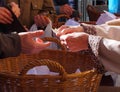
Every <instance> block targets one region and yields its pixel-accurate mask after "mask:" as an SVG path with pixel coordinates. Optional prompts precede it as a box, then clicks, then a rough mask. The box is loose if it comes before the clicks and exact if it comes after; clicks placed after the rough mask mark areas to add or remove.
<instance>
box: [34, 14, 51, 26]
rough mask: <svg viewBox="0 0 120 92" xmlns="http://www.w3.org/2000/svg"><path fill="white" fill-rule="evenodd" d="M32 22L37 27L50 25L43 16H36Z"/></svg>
mask: <svg viewBox="0 0 120 92" xmlns="http://www.w3.org/2000/svg"><path fill="white" fill-rule="evenodd" d="M34 22H35V24H36V25H37V26H38V27H45V26H47V25H48V24H49V23H50V19H49V18H48V17H47V16H46V15H43V14H38V15H36V16H35V17H34Z"/></svg>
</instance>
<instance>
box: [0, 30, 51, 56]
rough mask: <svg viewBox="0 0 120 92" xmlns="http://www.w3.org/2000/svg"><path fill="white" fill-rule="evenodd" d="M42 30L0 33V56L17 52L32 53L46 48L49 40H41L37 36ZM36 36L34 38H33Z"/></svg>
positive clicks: (13, 54) (12, 54) (16, 53)
mask: <svg viewBox="0 0 120 92" xmlns="http://www.w3.org/2000/svg"><path fill="white" fill-rule="evenodd" d="M43 33H44V32H43V31H42V30H41V31H40V30H39V31H34V32H21V33H18V34H2V33H0V58H7V57H12V56H18V55H19V54H21V53H23V54H34V53H39V52H40V51H41V50H43V49H45V48H47V47H48V46H49V45H50V42H46V43H44V42H42V40H41V39H40V38H39V36H40V35H42V34H43ZM34 37H36V40H33V38H34Z"/></svg>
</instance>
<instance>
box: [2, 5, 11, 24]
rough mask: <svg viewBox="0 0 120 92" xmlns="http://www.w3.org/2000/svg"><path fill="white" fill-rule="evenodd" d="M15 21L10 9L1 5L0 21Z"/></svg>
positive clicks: (7, 22)
mask: <svg viewBox="0 0 120 92" xmlns="http://www.w3.org/2000/svg"><path fill="white" fill-rule="evenodd" d="M12 21H13V19H12V15H11V13H10V11H9V10H8V9H6V8H4V7H0V23H2V24H11V23H12Z"/></svg>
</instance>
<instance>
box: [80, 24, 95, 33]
mask: <svg viewBox="0 0 120 92" xmlns="http://www.w3.org/2000/svg"><path fill="white" fill-rule="evenodd" d="M81 26H82V27H83V29H84V32H85V33H88V34H91V35H96V28H95V26H94V25H91V24H85V23H81Z"/></svg>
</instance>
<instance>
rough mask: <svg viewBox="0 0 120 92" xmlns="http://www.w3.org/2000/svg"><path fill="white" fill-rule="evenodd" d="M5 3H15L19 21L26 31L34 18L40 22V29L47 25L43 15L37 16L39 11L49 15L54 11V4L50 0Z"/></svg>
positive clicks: (13, 0)
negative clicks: (19, 11)
mask: <svg viewBox="0 0 120 92" xmlns="http://www.w3.org/2000/svg"><path fill="white" fill-rule="evenodd" d="M6 2H7V3H10V2H16V3H17V4H18V5H19V7H20V10H21V15H20V18H19V19H20V21H21V23H22V24H23V25H25V26H26V27H27V28H28V29H29V28H30V27H31V26H32V24H33V23H34V17H35V16H36V18H37V19H38V21H41V24H40V25H39V26H41V27H42V28H43V27H45V26H46V25H47V24H48V21H49V20H46V18H45V17H44V16H43V15H41V16H40V15H38V12H39V11H40V10H47V11H48V12H49V13H52V12H53V11H55V9H54V3H53V1H52V0H7V1H6Z"/></svg>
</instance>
